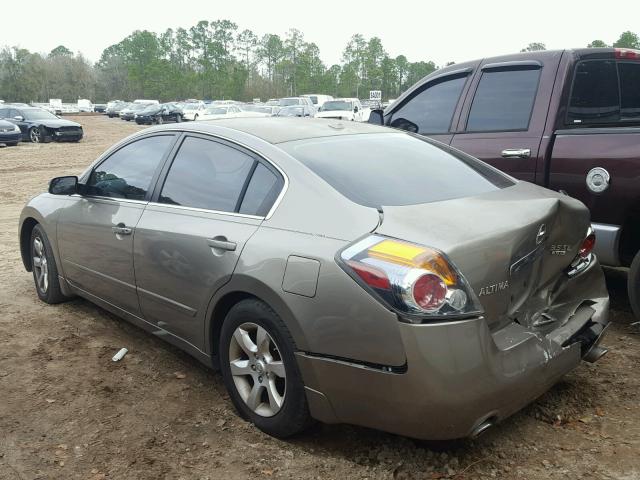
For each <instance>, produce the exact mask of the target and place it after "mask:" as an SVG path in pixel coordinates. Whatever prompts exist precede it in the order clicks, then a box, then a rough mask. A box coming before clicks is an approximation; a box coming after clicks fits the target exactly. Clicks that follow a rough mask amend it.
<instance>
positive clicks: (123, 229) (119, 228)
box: [111, 223, 133, 235]
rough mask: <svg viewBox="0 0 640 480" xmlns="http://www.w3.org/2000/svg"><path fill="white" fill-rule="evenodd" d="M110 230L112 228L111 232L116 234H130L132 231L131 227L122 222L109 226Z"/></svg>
mask: <svg viewBox="0 0 640 480" xmlns="http://www.w3.org/2000/svg"><path fill="white" fill-rule="evenodd" d="M111 230H113V233H115V234H116V235H131V232H133V228H130V227H127V226H126V225H125V224H124V223H119V224H118V225H116V226H115V227H111Z"/></svg>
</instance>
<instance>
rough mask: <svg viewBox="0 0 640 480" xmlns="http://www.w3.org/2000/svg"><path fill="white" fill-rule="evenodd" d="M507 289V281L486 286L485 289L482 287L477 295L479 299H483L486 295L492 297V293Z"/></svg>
mask: <svg viewBox="0 0 640 480" xmlns="http://www.w3.org/2000/svg"><path fill="white" fill-rule="evenodd" d="M507 288H509V281H508V280H505V281H504V282H498V283H494V284H493V285H487V286H486V287H482V288H481V289H480V293H478V296H479V297H485V296H487V295H493V294H494V293H498V292H501V291H503V290H506V289H507Z"/></svg>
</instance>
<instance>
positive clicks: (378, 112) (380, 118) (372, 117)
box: [369, 108, 384, 125]
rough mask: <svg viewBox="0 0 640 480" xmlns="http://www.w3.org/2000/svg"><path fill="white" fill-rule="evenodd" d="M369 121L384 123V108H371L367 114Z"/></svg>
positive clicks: (375, 123)
mask: <svg viewBox="0 0 640 480" xmlns="http://www.w3.org/2000/svg"><path fill="white" fill-rule="evenodd" d="M369 123H373V124H374V125H384V110H382V109H379V108H377V109H375V110H371V113H370V114H369Z"/></svg>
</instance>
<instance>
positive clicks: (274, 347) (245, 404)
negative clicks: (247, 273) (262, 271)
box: [219, 299, 311, 438]
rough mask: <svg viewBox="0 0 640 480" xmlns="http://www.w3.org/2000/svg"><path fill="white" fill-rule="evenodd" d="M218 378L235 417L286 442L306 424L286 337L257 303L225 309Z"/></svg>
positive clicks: (274, 318) (306, 409)
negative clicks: (220, 376)
mask: <svg viewBox="0 0 640 480" xmlns="http://www.w3.org/2000/svg"><path fill="white" fill-rule="evenodd" d="M219 352H220V365H221V371H222V378H223V379H224V383H225V386H226V387H227V390H228V391H229V395H230V397H231V401H232V402H233V404H234V406H235V407H236V410H238V412H239V413H240V415H241V416H242V417H244V418H246V419H248V420H250V421H251V422H253V423H254V424H255V425H256V426H257V427H258V428H259V429H260V430H262V431H263V432H265V433H267V434H269V435H272V436H274V437H278V438H286V437H290V436H292V435H295V434H296V433H299V432H301V431H303V430H304V429H306V428H307V427H308V426H309V425H310V424H311V417H310V415H309V407H308V405H307V398H306V395H305V391H304V385H303V383H302V377H301V375H300V372H299V370H298V365H297V363H296V360H295V357H294V343H293V339H292V338H291V334H290V333H289V331H288V330H287V328H286V326H285V325H284V323H283V322H282V320H281V319H280V317H278V315H277V314H276V313H275V312H274V311H273V310H272V309H271V308H269V307H268V306H267V305H265V304H264V303H263V302H261V301H260V300H257V299H251V300H243V301H241V302H239V303H238V304H236V305H235V306H234V307H232V308H231V310H230V311H229V313H228V314H227V317H226V318H225V320H224V324H223V325H222V331H221V333H220V347H219Z"/></svg>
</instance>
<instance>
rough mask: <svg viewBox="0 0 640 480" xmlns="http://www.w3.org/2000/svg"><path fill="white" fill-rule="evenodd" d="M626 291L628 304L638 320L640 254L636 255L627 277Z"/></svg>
mask: <svg viewBox="0 0 640 480" xmlns="http://www.w3.org/2000/svg"><path fill="white" fill-rule="evenodd" d="M627 289H628V290H629V303H630V304H631V309H632V310H633V313H634V314H635V316H636V318H638V319H640V252H638V253H636V256H635V258H634V259H633V262H631V268H630V269H629V276H628V278H627Z"/></svg>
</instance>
